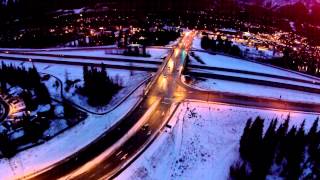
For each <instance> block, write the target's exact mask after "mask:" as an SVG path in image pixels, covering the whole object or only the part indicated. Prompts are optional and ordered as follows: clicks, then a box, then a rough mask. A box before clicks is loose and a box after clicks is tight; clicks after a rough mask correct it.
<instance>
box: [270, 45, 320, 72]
mask: <svg viewBox="0 0 320 180" xmlns="http://www.w3.org/2000/svg"><path fill="white" fill-rule="evenodd" d="M270 62H271V63H272V64H274V65H277V66H280V67H284V68H287V69H291V70H294V71H300V72H304V73H307V74H310V75H315V76H320V71H319V69H320V59H319V57H318V54H317V52H316V50H314V49H312V48H308V49H304V50H303V49H302V50H299V51H294V50H293V49H291V48H289V47H286V48H285V49H284V51H283V57H281V58H280V59H274V60H272V61H270Z"/></svg>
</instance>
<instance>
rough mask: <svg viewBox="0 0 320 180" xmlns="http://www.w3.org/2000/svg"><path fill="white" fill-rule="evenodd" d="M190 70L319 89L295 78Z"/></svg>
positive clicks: (198, 70)
mask: <svg viewBox="0 0 320 180" xmlns="http://www.w3.org/2000/svg"><path fill="white" fill-rule="evenodd" d="M191 72H199V73H212V74H217V75H225V76H233V77H241V78H248V79H254V80H264V81H271V82H279V83H284V84H292V85H297V86H303V87H311V88H317V89H320V85H317V84H313V83H304V82H299V81H295V80H287V79H281V78H273V77H266V76H260V75H251V74H243V73H236V72H228V71H219V70H203V69H192V70H191ZM310 82H312V81H310Z"/></svg>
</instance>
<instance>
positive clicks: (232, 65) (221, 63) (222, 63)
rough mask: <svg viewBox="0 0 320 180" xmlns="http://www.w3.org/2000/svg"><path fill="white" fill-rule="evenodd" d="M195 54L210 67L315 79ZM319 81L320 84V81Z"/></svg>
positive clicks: (230, 58) (226, 58) (231, 58)
mask: <svg viewBox="0 0 320 180" xmlns="http://www.w3.org/2000/svg"><path fill="white" fill-rule="evenodd" d="M194 53H195V55H197V56H199V57H200V58H201V60H202V61H204V62H205V64H206V65H208V66H214V67H223V68H229V69H237V70H245V71H252V72H260V73H267V74H273V75H279V76H285V77H292V78H298V79H305V80H309V81H310V80H311V81H312V80H314V78H309V77H306V76H304V75H300V74H297V73H293V72H289V71H285V70H281V69H277V68H273V67H270V66H265V65H262V64H258V63H254V62H251V61H246V60H242V59H238V58H233V57H228V56H223V55H212V54H209V53H205V52H194ZM191 64H196V65H201V64H200V63H199V62H197V61H191ZM318 81H319V82H320V79H319V80H318Z"/></svg>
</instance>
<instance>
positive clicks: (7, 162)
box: [0, 87, 143, 179]
mask: <svg viewBox="0 0 320 180" xmlns="http://www.w3.org/2000/svg"><path fill="white" fill-rule="evenodd" d="M142 93H143V87H141V88H140V89H139V90H138V91H136V92H135V93H134V94H132V96H130V97H129V98H128V99H127V100H126V101H125V102H124V103H122V104H121V105H120V106H119V107H118V108H116V109H115V110H113V111H111V112H110V113H108V114H105V115H101V116H98V115H91V114H90V115H89V116H88V118H87V119H86V120H84V121H83V122H81V123H79V124H78V125H76V126H75V127H74V128H72V129H70V130H68V131H65V132H64V133H62V134H60V135H58V136H57V137H55V138H54V139H52V140H50V141H48V142H46V143H44V144H42V145H39V146H36V147H34V148H31V149H28V150H25V151H23V152H20V153H18V154H17V155H16V156H14V157H13V158H11V159H0V169H1V173H0V179H17V178H22V177H23V176H26V175H29V174H31V173H35V172H37V171H39V170H42V169H44V168H47V167H49V166H51V165H52V164H54V163H57V162H59V161H61V160H63V159H64V158H66V157H68V156H70V155H72V154H73V153H75V152H77V151H79V150H80V149H81V148H83V147H85V146H86V145H88V144H89V143H90V142H92V141H93V140H94V139H96V138H98V137H99V136H100V135H102V134H103V133H104V132H105V131H106V130H108V129H109V128H110V127H111V126H113V125H114V124H115V123H116V122H117V121H118V120H119V119H121V118H122V117H124V116H125V115H126V113H127V112H128V111H130V109H131V108H132V107H133V106H134V104H136V103H137V101H138V100H139V98H140V97H141V94H142Z"/></svg>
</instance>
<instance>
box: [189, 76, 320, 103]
mask: <svg viewBox="0 0 320 180" xmlns="http://www.w3.org/2000/svg"><path fill="white" fill-rule="evenodd" d="M191 85H192V86H193V87H195V88H197V89H200V90H209V91H217V92H229V93H234V94H241V95H246V96H256V97H265V98H272V99H282V100H287V101H294V102H306V103H320V95H319V94H314V93H308V92H302V91H295V90H287V89H281V88H274V87H269V86H261V85H254V84H246V83H239V82H233V81H225V80H217V79H201V80H195V81H193V82H192V83H191ZM280 97H281V98H280Z"/></svg>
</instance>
